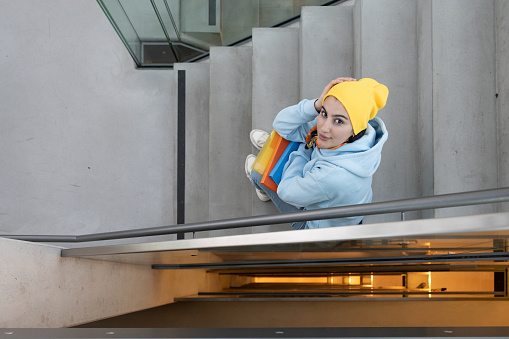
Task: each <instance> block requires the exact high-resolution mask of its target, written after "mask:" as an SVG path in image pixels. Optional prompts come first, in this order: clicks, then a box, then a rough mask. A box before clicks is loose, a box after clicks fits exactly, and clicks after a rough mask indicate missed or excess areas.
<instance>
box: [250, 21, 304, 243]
mask: <svg viewBox="0 0 509 339" xmlns="http://www.w3.org/2000/svg"><path fill="white" fill-rule="evenodd" d="M298 70H299V30H298V29H296V28H256V29H254V30H253V93H252V96H253V118H252V121H253V124H252V126H253V128H258V129H262V130H265V131H268V132H270V131H272V122H273V120H274V118H275V117H276V115H277V113H278V112H279V111H280V110H281V109H283V108H285V107H287V106H290V105H294V104H296V103H297V102H298V100H299V71H298ZM253 151H254V153H255V154H257V152H258V151H257V150H256V149H255V148H254V147H253ZM252 192H253V212H252V213H253V215H266V214H276V213H278V210H277V209H276V207H275V206H274V204H272V203H270V202H262V201H260V199H258V198H257V196H256V194H255V192H254V189H253V190H252ZM288 227H290V226H288V225H274V226H270V227H264V226H261V227H255V228H253V232H256V233H258V232H267V231H270V230H282V229H288Z"/></svg>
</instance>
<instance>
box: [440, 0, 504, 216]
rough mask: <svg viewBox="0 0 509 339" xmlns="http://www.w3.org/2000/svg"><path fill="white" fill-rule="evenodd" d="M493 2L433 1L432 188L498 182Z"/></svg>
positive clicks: (446, 212) (466, 210)
mask: <svg viewBox="0 0 509 339" xmlns="http://www.w3.org/2000/svg"><path fill="white" fill-rule="evenodd" d="M494 4H495V2H494V1H486V0H482V1H481V0H477V1H468V2H465V1H460V0H450V1H434V2H433V4H432V18H431V19H432V27H431V29H432V40H433V46H432V48H433V49H432V63H433V80H432V81H433V91H432V98H433V142H434V192H435V194H443V193H454V192H462V191H470V190H481V189H488V188H494V187H497V185H498V182H497V172H498V165H497V163H498V153H497V124H496V122H497V114H496V98H495V95H496V87H495V85H496V77H495V72H496V63H495V7H494ZM446 28H447V29H446ZM492 211H494V206H491V205H486V206H475V207H465V208H455V209H445V210H444V209H443V210H437V211H436V215H437V216H440V217H444V216H449V215H461V214H478V213H489V212H492Z"/></svg>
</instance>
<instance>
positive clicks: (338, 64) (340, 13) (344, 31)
mask: <svg viewBox="0 0 509 339" xmlns="http://www.w3.org/2000/svg"><path fill="white" fill-rule="evenodd" d="M352 13H353V7H352V6H351V5H350V6H344V5H342V6H334V7H319V6H316V7H303V8H302V14H301V20H300V23H301V44H300V72H301V79H300V85H301V86H300V98H301V99H312V98H317V97H318V96H320V94H321V93H322V90H323V88H324V87H325V85H327V84H328V83H329V82H330V81H331V80H332V79H334V78H337V77H341V76H353V22H352V20H353V19H352Z"/></svg>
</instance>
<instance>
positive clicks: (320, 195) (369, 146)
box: [246, 78, 389, 229]
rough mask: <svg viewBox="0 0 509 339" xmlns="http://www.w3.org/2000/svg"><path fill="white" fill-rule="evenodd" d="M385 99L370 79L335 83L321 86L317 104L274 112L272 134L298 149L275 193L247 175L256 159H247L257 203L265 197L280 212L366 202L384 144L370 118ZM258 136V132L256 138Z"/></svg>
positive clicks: (314, 224)
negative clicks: (321, 89) (275, 114)
mask: <svg viewBox="0 0 509 339" xmlns="http://www.w3.org/2000/svg"><path fill="white" fill-rule="evenodd" d="M388 94H389V90H388V89H387V87H386V86H384V85H382V84H380V83H378V82H376V81H375V80H373V79H369V78H365V79H361V80H359V81H356V80H355V79H353V78H337V79H334V80H332V81H331V82H330V83H329V84H328V85H327V86H325V88H324V90H323V92H322V94H321V96H320V97H319V98H318V99H316V100H314V101H312V100H302V101H301V102H300V103H298V104H297V105H295V106H290V107H287V108H285V109H283V110H282V111H281V112H279V113H278V115H277V117H276V119H275V120H274V123H273V127H274V129H275V130H276V131H277V132H278V133H279V135H281V136H282V137H283V138H285V139H287V140H290V141H296V142H299V143H301V144H300V146H299V148H298V150H296V151H294V152H292V153H291V155H290V158H289V160H288V162H287V164H286V165H285V167H284V171H283V176H282V179H281V182H280V184H279V186H278V189H277V194H276V193H274V192H273V191H271V190H270V189H268V188H266V187H265V186H263V185H262V184H261V183H260V181H261V175H260V174H259V173H257V172H255V171H253V172H251V166H252V163H253V161H254V158H255V156H254V155H249V156H248V158H247V159H246V172H247V174H248V177H250V178H251V181H252V183H253V185H254V186H255V188H256V189H257V194H258V196H259V197H260V199H262V198H264V197H266V196H267V195H268V197H270V200H272V202H273V203H274V204H275V205H276V207H277V208H278V209H279V211H280V212H283V213H284V212H292V211H298V210H315V209H321V208H327V207H338V206H346V205H354V204H363V203H369V202H371V199H372V195H373V194H372V190H371V182H372V176H373V174H374V173H375V171H376V170H377V168H378V166H379V164H380V159H381V152H382V147H383V145H384V143H385V141H386V140H387V130H386V128H385V125H384V123H383V121H382V120H381V119H380V118H377V117H375V115H376V114H377V112H378V110H379V109H381V108H383V107H384V106H385V103H386V101H387V96H388ZM258 134H260V133H259V132H258ZM255 135H256V134H255ZM252 136H253V133H252ZM263 137H264V135H263V133H262V134H261V135H258V136H257V138H258V139H259V138H263ZM255 141H256V140H255ZM262 200H263V199H262ZM265 200H268V198H267V199H265ZM362 218H363V217H362V216H358V217H348V218H340V219H328V220H314V221H308V222H297V223H293V224H292V226H293V228H295V229H303V228H319V227H331V226H343V225H355V224H359V223H360V222H361V221H362Z"/></svg>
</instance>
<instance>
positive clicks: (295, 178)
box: [277, 144, 330, 207]
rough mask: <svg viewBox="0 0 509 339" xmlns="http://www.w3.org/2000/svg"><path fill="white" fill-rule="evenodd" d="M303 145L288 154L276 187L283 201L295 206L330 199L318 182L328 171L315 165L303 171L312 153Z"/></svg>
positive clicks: (304, 205)
mask: <svg viewBox="0 0 509 339" xmlns="http://www.w3.org/2000/svg"><path fill="white" fill-rule="evenodd" d="M304 146H305V145H304V144H301V145H300V146H299V149H298V150H297V151H295V152H292V154H291V155H290V159H289V160H288V163H287V166H286V168H285V170H284V173H283V178H282V179H281V182H280V183H279V186H278V189H277V194H278V196H279V197H280V198H281V199H282V200H283V201H285V202H287V203H289V204H292V205H294V206H297V207H306V206H309V205H311V204H315V203H319V202H321V201H326V200H330V197H329V196H328V195H327V193H326V192H325V190H324V189H323V188H322V186H321V184H320V179H321V178H323V176H324V175H326V172H327V173H328V172H329V171H328V170H327V169H322V168H321V167H320V166H317V167H315V168H313V169H312V170H311V171H309V172H306V173H304V166H305V165H306V164H307V163H308V162H309V160H310V157H311V153H312V150H311V149H305V148H304Z"/></svg>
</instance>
